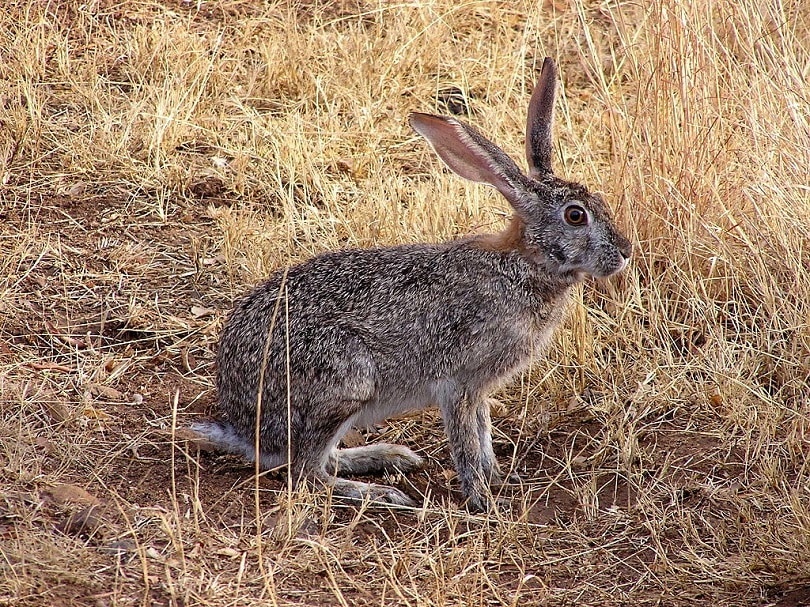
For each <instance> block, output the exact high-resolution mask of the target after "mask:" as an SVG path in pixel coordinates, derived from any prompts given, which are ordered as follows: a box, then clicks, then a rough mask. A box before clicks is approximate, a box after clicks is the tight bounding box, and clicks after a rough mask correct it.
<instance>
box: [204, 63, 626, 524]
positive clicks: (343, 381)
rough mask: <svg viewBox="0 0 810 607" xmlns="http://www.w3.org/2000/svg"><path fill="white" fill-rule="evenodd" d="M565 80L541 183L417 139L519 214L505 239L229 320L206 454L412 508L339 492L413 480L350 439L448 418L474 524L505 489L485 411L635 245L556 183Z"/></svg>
mask: <svg viewBox="0 0 810 607" xmlns="http://www.w3.org/2000/svg"><path fill="white" fill-rule="evenodd" d="M556 80H557V70H556V67H555V65H554V62H553V61H552V60H551V59H550V58H546V60H545V61H544V63H543V71H542V74H541V76H540V80H539V82H538V84H537V86H536V88H535V89H534V93H533V94H532V97H531V101H530V103H529V113H528V121H527V126H526V156H527V159H528V163H529V174H528V176H526V175H524V174H523V173H522V172H521V171H520V169H518V167H517V165H516V164H515V163H514V162H513V161H512V159H511V158H509V157H508V156H507V155H506V154H505V153H504V152H503V151H501V150H500V148H498V147H497V146H496V145H495V144H493V143H491V142H490V141H488V140H487V139H485V138H484V137H483V136H482V135H481V134H480V133H478V131H476V130H475V129H473V128H472V127H470V126H468V125H466V124H464V123H462V122H459V121H458V120H456V119H454V118H449V117H445V116H433V115H428V114H412V115H411V117H410V123H411V126H413V128H414V129H415V130H416V131H417V132H418V133H419V134H420V135H422V136H423V137H424V138H425V139H427V140H428V142H429V143H430V144H431V145H432V146H433V149H434V150H435V151H436V153H437V154H438V155H439V157H441V159H442V160H444V162H445V163H447V166H449V167H450V168H451V169H452V170H453V171H455V172H456V173H457V174H459V175H460V176H462V177H464V178H466V179H470V180H472V181H478V182H482V183H486V184H489V185H491V186H493V187H495V188H496V189H497V190H498V191H499V192H500V193H501V194H503V195H504V196H505V197H506V199H507V200H508V201H509V203H510V204H511V205H512V207H513V209H514V215H513V217H512V220H511V223H510V224H509V227H508V228H507V229H506V230H504V231H503V232H501V233H499V234H491V235H485V236H472V237H468V238H463V239H461V240H456V241H452V242H445V243H441V244H414V245H405V246H396V247H385V248H376V249H364V250H345V251H337V252H333V253H326V254H323V255H319V256H318V257H315V258H314V259H311V260H309V261H307V262H306V263H303V264H301V265H298V266H294V267H291V268H289V269H288V270H287V271H279V272H277V273H276V274H274V275H273V276H272V277H271V278H270V279H269V280H268V281H267V282H265V283H264V284H261V285H259V286H258V287H257V288H256V289H254V290H253V291H252V292H251V293H249V294H248V295H247V296H246V297H245V298H244V299H242V300H241V302H240V303H239V304H238V305H237V307H236V309H235V310H234V311H233V312H232V314H231V315H230V318H229V319H228V321H227V323H226V325H225V328H224V331H223V333H222V339H221V341H220V343H219V351H218V354H217V365H218V369H217V389H218V391H219V407H220V411H221V413H222V416H223V418H222V420H221V421H216V422H204V423H199V424H196V425H195V427H194V429H195V430H196V431H197V432H198V433H200V434H203V435H205V436H206V437H207V439H208V440H210V441H212V442H214V443H216V444H218V445H220V446H221V447H222V448H224V449H227V450H229V451H231V452H235V453H240V454H242V455H244V456H245V457H247V458H250V459H253V458H254V457H256V454H255V448H254V445H255V444H256V438H257V431H256V422H257V419H258V420H259V429H258V445H259V458H260V460H259V463H260V465H261V467H262V468H264V469H268V468H273V467H276V466H279V465H282V464H285V463H286V462H287V461H288V455H289V458H290V474H292V475H293V478H294V479H295V480H301V479H309V480H317V481H320V482H322V483H324V484H327V485H329V486H331V487H332V489H333V494H334V495H336V496H340V497H344V498H350V499H363V498H370V499H371V500H374V501H378V502H384V503H388V504H402V505H408V504H412V503H413V502H412V500H411V499H410V498H409V497H408V496H406V495H405V494H404V493H402V492H401V491H399V490H398V489H395V488H393V487H388V486H384V485H373V484H367V483H362V482H358V481H353V480H347V479H344V478H341V477H342V476H343V475H346V474H360V475H364V474H372V473H379V472H382V471H392V470H399V471H403V472H405V471H409V470H412V469H414V468H417V467H418V466H420V465H421V464H422V459H421V458H420V457H419V456H418V455H416V454H415V453H414V452H413V451H411V450H410V449H407V448H406V447H401V446H397V445H389V444H374V445H368V446H363V447H355V448H351V449H338V448H337V445H338V442H339V441H340V439H341V437H342V436H343V435H344V434H345V433H346V432H347V431H348V430H349V429H350V428H351V427H352V426H362V425H367V424H373V423H375V422H378V421H380V420H383V419H385V418H387V417H389V416H392V415H396V414H397V413H400V412H403V411H408V410H413V409H419V408H423V407H428V406H432V405H437V406H438V407H439V409H440V411H441V414H442V417H443V419H444V426H445V430H446V432H447V436H448V439H449V442H450V450H451V452H452V455H453V460H454V462H455V466H456V469H457V471H458V476H459V479H460V482H461V488H462V490H463V492H464V496H465V497H466V498H467V505H468V507H469V508H470V509H472V510H485V509H487V508H488V507H489V506H490V504H491V493H490V491H489V487H490V485H491V484H497V483H499V482H501V480H502V477H501V471H500V469H499V467H498V463H497V461H496V460H495V454H494V453H493V450H492V441H491V436H490V431H491V427H490V413H489V405H488V401H487V398H486V397H487V395H488V394H489V393H490V392H491V391H492V390H494V389H495V388H497V387H498V386H500V385H501V384H503V383H504V382H506V381H507V380H509V379H510V378H511V377H513V376H514V375H515V374H516V373H517V372H519V371H520V370H522V369H525V368H526V366H527V365H528V364H529V362H530V361H531V359H532V358H533V357H536V356H538V355H539V354H540V353H542V352H543V350H544V349H545V348H546V346H547V344H548V343H549V340H550V339H551V336H552V333H553V332H554V329H555V328H556V327H557V325H558V324H559V323H560V320H561V318H562V317H563V312H564V309H565V307H566V303H567V302H568V300H569V297H570V293H571V287H572V285H574V284H575V283H577V282H579V281H581V280H583V279H584V277H586V276H587V275H591V276H597V277H605V276H610V275H611V274H614V273H616V272H619V271H620V270H622V269H623V268H624V267H625V266H626V265H627V261H628V258H629V257H630V251H631V247H630V243H629V242H628V241H627V239H626V238H625V237H624V236H622V235H621V234H620V233H619V231H618V230H617V229H616V226H615V225H614V224H613V221H612V220H611V217H610V214H609V212H608V209H607V208H606V206H605V203H604V201H603V200H602V198H600V197H599V196H597V195H595V194H591V193H590V192H588V190H587V189H586V188H585V187H584V186H582V185H579V184H576V183H571V182H569V181H564V180H562V179H559V178H557V177H555V176H554V174H553V173H552V171H551V157H552V142H551V131H552V113H553V104H554V94H555V89H556Z"/></svg>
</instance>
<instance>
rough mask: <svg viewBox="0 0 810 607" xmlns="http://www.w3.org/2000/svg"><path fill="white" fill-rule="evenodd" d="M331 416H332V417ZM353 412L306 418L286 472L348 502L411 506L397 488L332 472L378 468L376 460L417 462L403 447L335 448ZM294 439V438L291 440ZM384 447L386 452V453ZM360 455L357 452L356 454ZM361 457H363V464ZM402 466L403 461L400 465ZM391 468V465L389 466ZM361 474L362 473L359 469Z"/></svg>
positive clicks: (348, 408)
mask: <svg viewBox="0 0 810 607" xmlns="http://www.w3.org/2000/svg"><path fill="white" fill-rule="evenodd" d="M339 409H340V410H342V411H351V410H353V409H354V405H353V404H352V403H347V402H343V403H342V404H341V407H339ZM333 419H334V418H333ZM353 419H354V416H353V415H350V416H349V417H347V418H345V419H343V421H331V422H330V421H329V420H328V419H325V418H320V419H319V420H317V421H316V420H309V423H306V424H305V425H304V427H303V428H302V429H301V431H300V432H299V433H298V437H297V438H298V441H297V443H296V444H295V445H294V447H295V449H294V451H293V457H292V466H291V470H290V473H291V474H292V475H293V479H294V482H296V483H297V482H300V481H302V480H307V481H315V482H316V483H318V484H321V485H324V486H327V487H331V489H332V496H333V497H335V498H339V499H345V500H349V501H364V500H369V501H371V502H375V503H378V504H385V505H399V506H413V505H414V502H413V500H411V499H410V498H409V497H408V496H407V495H405V494H404V493H403V492H402V491H400V490H399V489H396V488H394V487H388V486H386V485H375V484H370V483H362V482H359V481H351V480H347V479H344V478H339V477H337V476H335V472H336V471H337V472H338V473H345V472H352V471H354V472H355V473H357V470H359V469H362V468H363V467H365V469H366V470H367V469H370V468H377V469H380V463H379V462H384V464H387V465H391V462H393V461H396V462H400V463H401V462H406V461H408V462H412V465H413V463H415V462H416V461H418V462H419V463H421V458H420V457H419V456H418V455H416V454H415V453H413V452H412V451H410V450H409V449H406V448H404V447H397V446H395V445H370V447H372V449H369V450H366V449H367V448H363V447H359V448H356V449H354V450H341V451H338V450H337V449H335V446H336V445H337V443H338V441H339V440H340V438H341V437H342V436H343V435H344V434H345V432H346V430H348V428H349V427H351V423H352V420H353ZM293 440H295V438H294V439H293ZM386 447H388V450H387V451H388V452H387V453H386ZM342 451H351V452H352V454H351V455H350V456H349V457H348V458H344V457H343V456H342V455H337V454H339V453H342ZM358 454H360V455H358ZM364 460H367V461H366V462H365V463H364ZM346 462H349V463H350V464H351V463H353V464H354V467H351V466H343V465H341V463H346ZM402 466H403V467H405V464H402ZM391 467H392V468H393V467H394V466H392V465H391ZM360 473H362V472H360Z"/></svg>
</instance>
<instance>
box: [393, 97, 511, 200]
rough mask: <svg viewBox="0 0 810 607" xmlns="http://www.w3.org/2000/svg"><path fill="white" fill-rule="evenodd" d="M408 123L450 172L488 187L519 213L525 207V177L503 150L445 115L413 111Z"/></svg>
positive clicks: (468, 127) (469, 127) (472, 129)
mask: <svg viewBox="0 0 810 607" xmlns="http://www.w3.org/2000/svg"><path fill="white" fill-rule="evenodd" d="M409 121H410V123H411V126H412V127H413V129H414V130H415V131H416V132H417V133H419V134H420V135H422V137H424V138H425V139H427V141H428V143H430V145H431V146H432V147H433V149H434V150H435V151H436V154H438V155H439V158H441V159H442V160H444V162H445V164H447V166H448V167H450V168H451V169H452V170H453V172H455V173H456V174H458V175H460V176H461V177H464V178H465V179H469V180H470V181H477V182H479V183H486V184H488V185H491V186H492V187H494V188H496V189H497V190H498V191H499V192H500V193H501V194H503V195H504V196H505V197H506V199H507V200H508V201H509V202H510V203H511V204H512V206H513V207H515V209H516V210H518V211H519V210H521V207H522V206H524V205H525V202H523V199H524V197H523V196H522V193H523V192H525V189H526V188H525V185H524V184H525V182H526V177H525V176H524V175H523V173H521V172H520V169H519V168H518V166H517V165H516V164H515V162H514V161H513V160H512V159H511V158H509V156H507V155H506V154H505V153H504V152H503V150H501V149H500V148H499V147H498V146H497V145H495V144H494V143H492V142H491V141H489V140H488V139H487V138H486V137H484V136H483V135H481V134H480V133H479V132H478V131H476V130H475V129H474V128H472V127H471V126H469V125H467V124H464V123H463V122H459V121H458V120H456V119H454V118H449V117H447V116H434V115H432V114H419V113H416V112H414V113H413V114H411V116H410V119H409Z"/></svg>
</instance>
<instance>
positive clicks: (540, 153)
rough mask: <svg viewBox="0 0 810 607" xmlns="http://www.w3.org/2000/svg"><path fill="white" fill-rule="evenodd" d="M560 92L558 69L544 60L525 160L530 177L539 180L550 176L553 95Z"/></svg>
mask: <svg viewBox="0 0 810 607" xmlns="http://www.w3.org/2000/svg"><path fill="white" fill-rule="evenodd" d="M556 90H557V66H556V65H554V60H553V59H552V58H551V57H546V58H545V60H544V61H543V71H542V72H540V80H538V81H537V86H535V87H534V92H533V93H532V98H531V101H529V115H528V118H527V119H526V160H528V162H529V176H530V177H532V178H533V179H538V178H541V177H543V176H544V175H550V174H551V173H552V170H551V150H552V148H551V129H552V126H553V123H554V93H555V91H556Z"/></svg>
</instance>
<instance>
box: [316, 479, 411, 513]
mask: <svg viewBox="0 0 810 607" xmlns="http://www.w3.org/2000/svg"><path fill="white" fill-rule="evenodd" d="M328 484H329V485H331V486H332V497H334V498H337V499H341V500H346V501H350V502H364V501H366V500H368V501H369V502H370V503H371V504H373V505H378V506H409V507H415V506H416V502H414V501H413V500H412V499H411V498H410V497H408V496H407V495H405V494H404V493H403V492H402V491H400V490H399V489H395V488H394V487H388V486H387V485H375V484H371V483H361V482H360V481H350V480H347V479H345V478H335V479H333V480H331V481H329V483H328Z"/></svg>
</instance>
